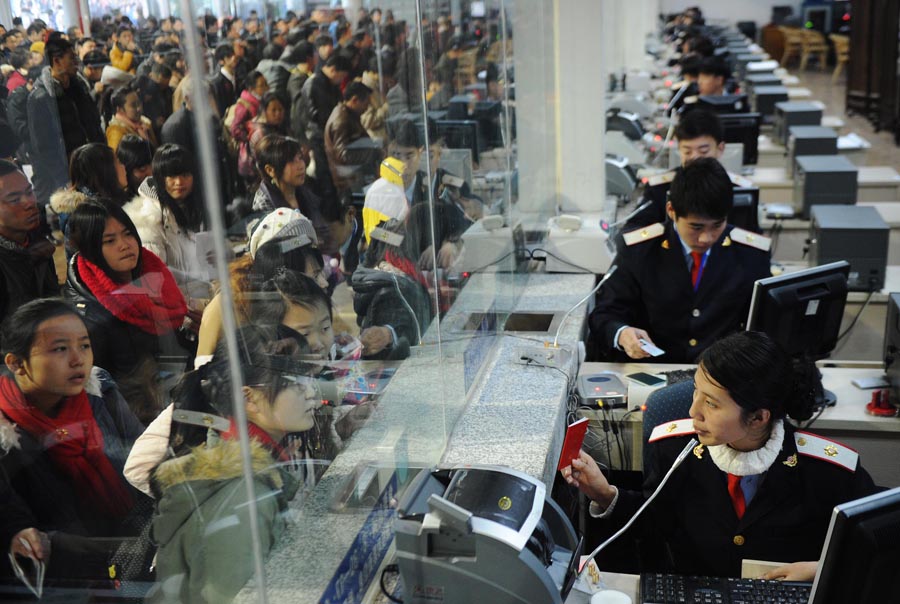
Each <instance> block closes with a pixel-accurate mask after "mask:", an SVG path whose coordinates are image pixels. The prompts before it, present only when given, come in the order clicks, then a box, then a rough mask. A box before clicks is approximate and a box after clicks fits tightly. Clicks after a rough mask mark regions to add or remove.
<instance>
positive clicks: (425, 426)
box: [236, 273, 595, 604]
mask: <svg viewBox="0 0 900 604" xmlns="http://www.w3.org/2000/svg"><path fill="white" fill-rule="evenodd" d="M594 283H595V277H594V275H587V274H580V275H579V274H528V273H522V274H514V273H481V274H477V275H473V276H472V277H471V279H470V280H469V282H468V283H467V285H466V286H465V287H464V288H463V290H462V291H461V293H460V296H459V298H458V299H457V300H456V302H455V303H454V305H453V307H452V308H451V310H450V311H449V312H448V314H447V315H446V316H445V317H444V318H443V319H442V320H441V322H440V323H438V322H435V323H434V324H433V325H432V326H431V327H430V329H429V330H428V331H427V332H426V334H425V335H424V338H423V340H424V345H422V346H418V347H413V354H412V356H411V357H410V358H408V359H406V360H405V361H403V362H402V363H401V364H400V366H399V367H398V369H397V372H396V374H395V375H394V377H393V378H392V380H391V382H390V384H389V385H388V387H387V388H386V389H385V391H384V392H383V393H382V395H381V397H380V400H379V402H378V405H377V407H376V409H375V410H374V412H373V413H372V415H371V417H370V418H369V420H368V421H367V422H366V423H365V424H364V425H363V427H362V428H361V429H360V430H359V431H358V432H357V433H356V434H354V435H353V437H352V439H351V440H350V441H349V443H348V445H347V446H346V448H345V449H344V450H343V451H341V452H340V453H339V454H338V455H337V457H336V459H334V460H333V461H332V462H331V464H330V465H329V467H328V469H327V471H326V472H325V473H324V475H323V476H322V478H321V479H320V480H319V482H318V483H317V484H316V485H315V486H313V487H310V488H307V489H305V490H301V492H300V493H299V494H298V495H297V496H296V497H295V498H294V500H293V501H292V502H291V503H290V507H291V513H292V515H293V516H294V519H293V522H292V523H291V524H289V525H288V527H287V529H286V530H285V532H284V534H282V535H281V537H280V538H279V539H278V540H277V542H276V543H275V545H274V547H273V548H272V551H271V552H270V554H269V556H268V559H267V561H266V564H265V572H266V587H267V594H268V597H269V599H270V601H273V602H282V601H291V602H297V603H299V604H302V603H310V604H312V603H318V602H323V603H331V602H370V601H379V600H378V599H377V597H376V596H375V595H374V594H376V592H378V589H379V588H378V573H380V570H381V566H382V564H383V561H384V559H385V557H387V558H391V557H392V556H393V546H392V541H393V530H394V519H395V514H394V512H393V511H392V509H391V507H390V506H391V505H392V504H393V502H392V501H391V500H392V499H395V498H396V497H397V493H396V491H397V483H398V482H400V483H402V482H404V481H405V482H408V481H409V479H410V478H412V476H413V475H414V474H415V473H416V472H417V471H418V470H419V469H421V468H428V467H431V466H434V465H435V464H441V465H445V466H446V465H458V464H491V465H493V464H499V465H503V466H507V467H509V468H512V469H513V470H515V471H518V472H522V473H524V474H526V475H528V476H531V477H533V478H535V479H538V480H539V481H541V482H542V483H543V484H545V485H552V484H553V479H554V474H555V471H556V459H557V457H558V455H559V452H560V450H561V446H562V436H563V433H564V427H565V425H566V401H567V396H568V385H569V382H570V378H571V379H574V376H575V372H576V371H577V367H578V361H579V358H578V352H577V351H578V342H579V341H580V340H581V339H582V333H583V330H584V329H585V323H586V312H585V309H584V307H580V308H579V309H578V311H576V312H574V313H572V314H571V315H570V316H569V318H568V319H567V320H565V321H562V319H563V315H564V314H565V313H566V311H568V310H569V309H570V308H571V307H573V306H574V305H575V304H576V303H578V302H579V301H580V300H581V299H582V298H583V297H584V296H585V295H586V294H587V293H588V292H589V291H590V290H591V288H592V287H593V285H594ZM512 311H515V312H514V314H511V312H512ZM514 321H519V325H520V326H523V327H522V328H523V329H524V331H523V332H519V333H506V334H504V333H502V332H503V327H504V324H506V325H511V323H512V322H514ZM538 324H540V325H539V326H538ZM560 325H561V329H560ZM484 328H486V330H485V329H484ZM493 329H497V330H498V331H499V332H501V333H499V334H495V333H493V332H492V330H493ZM531 330H534V331H531ZM557 330H559V344H560V348H557V349H553V348H548V347H546V346H545V343H546V342H550V341H552V340H553V338H554V335H555V333H556V332H557ZM541 332H542V333H541ZM527 359H530V360H527ZM256 598H257V591H256V587H255V584H254V583H253V582H251V584H248V585H247V586H246V587H245V588H244V590H243V591H242V592H241V593H240V594H239V595H238V598H237V599H236V602H241V603H244V602H246V603H250V602H256V601H257V600H256ZM373 598H375V599H374V600H373Z"/></svg>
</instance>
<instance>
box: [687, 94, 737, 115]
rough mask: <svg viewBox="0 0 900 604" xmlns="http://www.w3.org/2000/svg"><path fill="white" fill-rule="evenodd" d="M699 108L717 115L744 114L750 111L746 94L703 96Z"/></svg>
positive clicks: (698, 100)
mask: <svg viewBox="0 0 900 604" xmlns="http://www.w3.org/2000/svg"><path fill="white" fill-rule="evenodd" d="M697 106H698V107H700V108H701V109H708V110H710V111H713V112H715V113H743V112H745V111H747V110H748V109H750V102H749V101H748V100H747V95H746V94H716V95H706V96H701V97H700V98H699V99H697Z"/></svg>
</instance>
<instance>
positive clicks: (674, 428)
mask: <svg viewBox="0 0 900 604" xmlns="http://www.w3.org/2000/svg"><path fill="white" fill-rule="evenodd" d="M696 433H697V431H696V430H694V420H692V419H691V418H689V417H688V418H686V419H679V420H677V421H674V422H666V423H664V424H660V425H658V426H656V427H655V428H653V432H651V433H650V438H648V439H647V442H648V443H653V442H656V441H658V440H663V439H664V438H671V437H673V436H686V435H688V434H696Z"/></svg>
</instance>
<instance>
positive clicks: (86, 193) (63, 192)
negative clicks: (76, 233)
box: [50, 143, 128, 253]
mask: <svg viewBox="0 0 900 604" xmlns="http://www.w3.org/2000/svg"><path fill="white" fill-rule="evenodd" d="M127 184H128V183H127V175H126V171H125V167H124V166H123V165H122V163H121V162H120V161H119V160H118V159H117V158H116V155H115V154H114V153H113V151H112V149H110V148H109V146H108V145H104V144H103V143H88V144H87V145H82V146H81V147H78V148H77V149H75V150H74V151H73V152H72V157H71V158H69V186H68V187H67V188H65V189H60V190H59V191H57V192H56V193H54V194H53V195H51V196H50V208H51V209H52V210H53V212H54V213H55V214H56V215H57V216H58V217H59V230H60V231H62V233H63V235H66V223H67V221H68V219H69V215H70V214H71V213H72V212H74V211H75V208H77V207H78V205H79V204H81V203H83V202H85V201H87V200H89V199H97V198H100V197H102V198H104V199H109V200H111V201H112V202H113V203H115V204H118V205H120V206H121V205H123V204H124V203H125V202H126V201H127V200H128V193H127V192H126V190H125V187H126V185H127ZM67 249H68V246H67ZM69 252H70V253H71V250H69Z"/></svg>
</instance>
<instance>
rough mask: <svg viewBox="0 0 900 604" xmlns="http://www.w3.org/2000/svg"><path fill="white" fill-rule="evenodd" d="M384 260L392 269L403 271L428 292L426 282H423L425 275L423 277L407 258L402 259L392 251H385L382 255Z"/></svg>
mask: <svg viewBox="0 0 900 604" xmlns="http://www.w3.org/2000/svg"><path fill="white" fill-rule="evenodd" d="M384 259H385V260H387V263H388V264H390V265H391V266H393V267H394V268H398V269H400V270H401V271H403V274H404V275H406V276H407V277H409V278H410V279H412V280H413V281H415V282H416V283H418V284H419V285H421V286H422V287H424V288H425V290H426V291H427V290H428V282H427V281H426V280H425V275H423V274H422V273H421V272H420V271H419V269H417V268H416V265H415V263H414V262H413V261H412V260H410V259H409V258H404V257H403V256H401V255H400V254H397V253H395V252H393V251H392V250H387V251H386V252H385V254H384Z"/></svg>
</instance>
